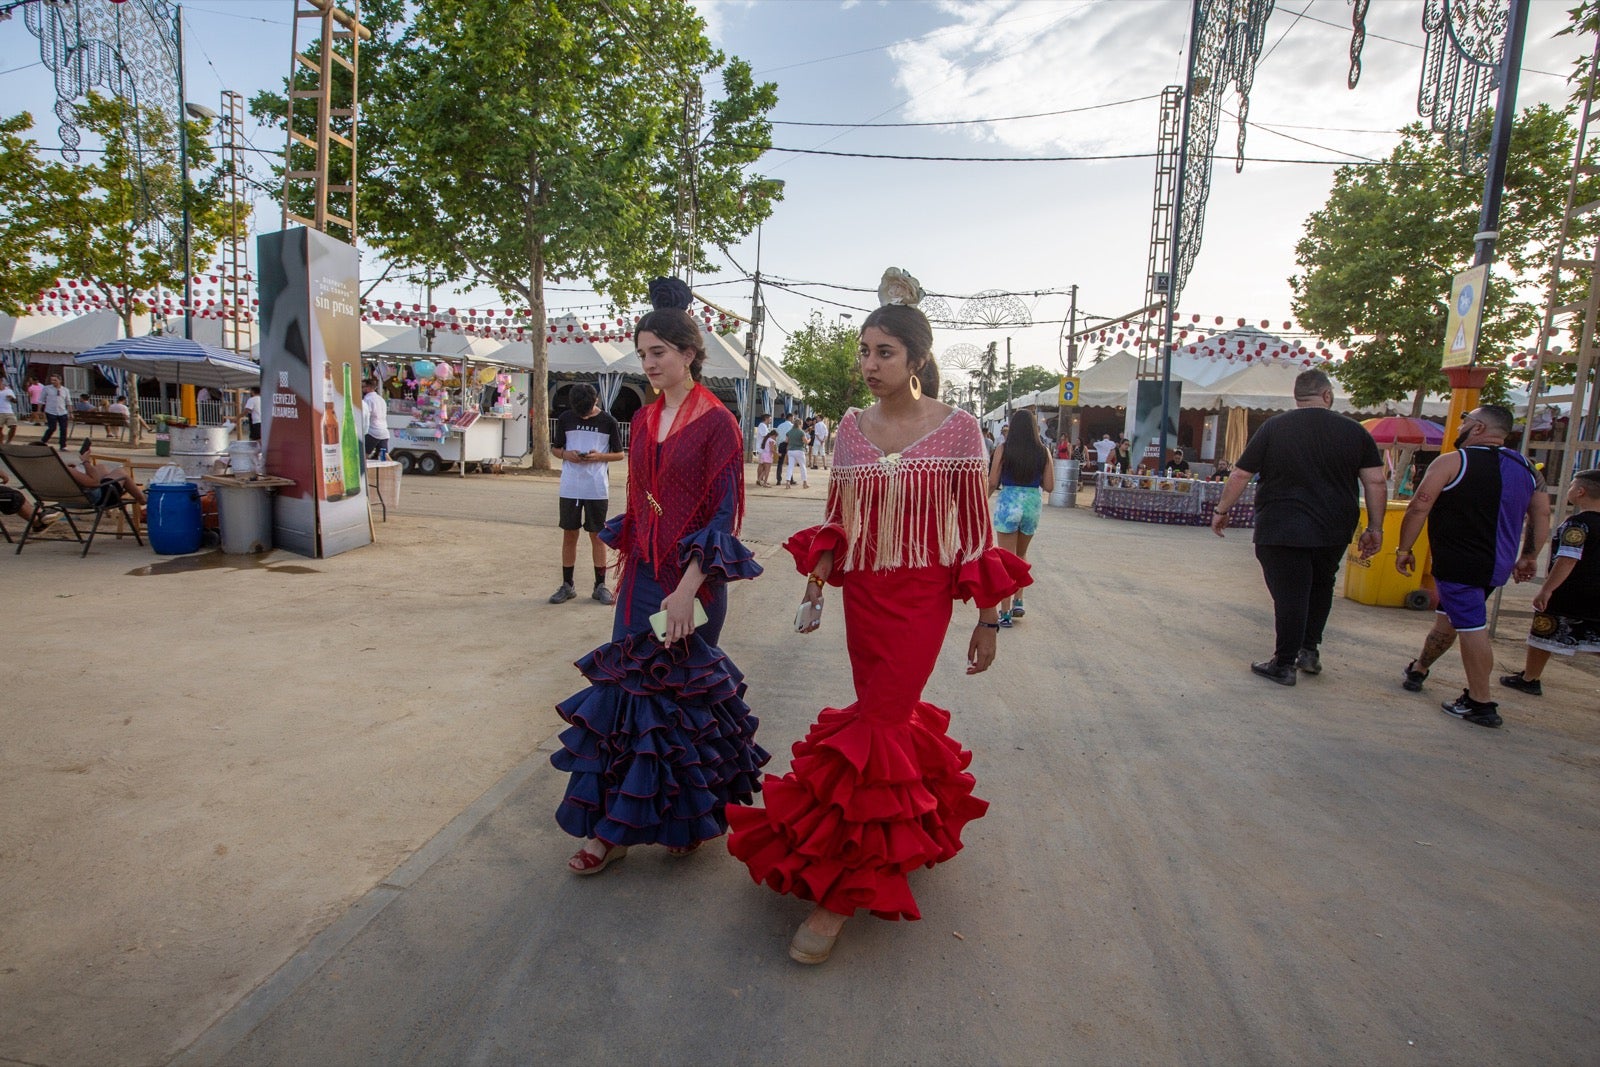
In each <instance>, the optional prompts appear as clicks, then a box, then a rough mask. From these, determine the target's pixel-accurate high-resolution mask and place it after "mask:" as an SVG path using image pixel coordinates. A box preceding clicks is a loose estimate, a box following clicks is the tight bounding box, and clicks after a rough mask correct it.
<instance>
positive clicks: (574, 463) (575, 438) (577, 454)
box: [550, 383, 627, 604]
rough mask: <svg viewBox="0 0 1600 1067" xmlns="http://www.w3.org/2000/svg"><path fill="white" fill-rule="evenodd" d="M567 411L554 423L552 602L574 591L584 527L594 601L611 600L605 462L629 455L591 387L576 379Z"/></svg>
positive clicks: (608, 489)
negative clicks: (556, 565)
mask: <svg viewBox="0 0 1600 1067" xmlns="http://www.w3.org/2000/svg"><path fill="white" fill-rule="evenodd" d="M567 405H568V406H567V410H566V411H563V412H562V413H561V418H560V419H558V420H557V422H556V441H557V444H558V446H559V447H557V448H553V449H551V454H552V455H554V456H555V457H556V458H557V459H559V460H561V515H560V525H561V588H559V589H557V590H556V591H555V592H554V593H552V594H551V596H550V603H552V604H565V603H566V602H567V601H569V600H572V599H574V598H575V597H576V596H577V595H578V591H577V590H576V589H575V588H573V582H574V573H573V572H574V571H576V570H577V566H578V531H579V530H580V529H582V530H586V531H588V534H589V547H590V550H591V555H592V556H593V559H594V593H593V597H594V599H596V600H598V601H600V603H602V604H610V603H612V602H613V598H612V596H611V590H609V589H607V588H606V546H605V542H604V541H601V540H600V530H601V528H602V527H604V526H605V524H606V511H607V509H608V505H609V503H610V496H611V480H610V477H609V472H610V468H609V466H608V464H610V463H614V462H616V461H617V460H620V459H625V458H627V453H625V452H624V451H623V450H622V434H621V433H620V432H619V431H618V428H617V420H616V419H614V418H612V417H611V416H610V415H608V414H606V413H605V412H604V411H601V410H600V403H599V394H598V393H597V392H595V388H594V386H592V385H586V384H583V383H579V384H577V385H574V386H573V387H572V388H571V389H569V390H568V391H567Z"/></svg>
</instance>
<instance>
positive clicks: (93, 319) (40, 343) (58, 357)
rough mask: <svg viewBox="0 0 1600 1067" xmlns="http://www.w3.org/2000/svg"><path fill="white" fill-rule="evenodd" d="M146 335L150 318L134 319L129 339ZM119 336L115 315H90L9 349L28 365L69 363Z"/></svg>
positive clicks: (24, 340)
mask: <svg viewBox="0 0 1600 1067" xmlns="http://www.w3.org/2000/svg"><path fill="white" fill-rule="evenodd" d="M149 332H150V316H148V315H136V316H134V320H133V335H134V336H135V337H142V336H143V335H145V334H147V333H149ZM121 336H122V319H121V317H119V316H118V315H117V313H116V312H115V311H91V312H90V313H89V314H87V315H79V316H78V317H77V318H73V319H66V320H64V321H62V322H60V323H59V324H58V325H55V326H52V327H50V328H49V329H47V330H40V331H39V332H37V333H33V334H30V335H29V336H27V337H24V338H23V339H22V340H20V341H17V342H15V343H14V344H12V345H11V347H12V348H16V349H19V350H21V351H23V352H26V353H27V354H28V361H29V362H30V363H71V362H72V360H73V357H75V356H76V355H77V354H78V353H79V352H87V351H88V350H89V349H91V348H93V347H94V346H95V345H103V344H105V343H106V342H108V341H115V340H117V339H118V338H120V337H121ZM179 336H182V334H181V333H180V334H179Z"/></svg>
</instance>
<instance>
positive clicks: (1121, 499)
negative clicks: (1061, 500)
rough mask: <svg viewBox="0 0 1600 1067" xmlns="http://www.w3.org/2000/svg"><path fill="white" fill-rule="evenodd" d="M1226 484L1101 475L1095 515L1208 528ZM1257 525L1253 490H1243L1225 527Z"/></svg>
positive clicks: (1096, 488) (1251, 486)
mask: <svg viewBox="0 0 1600 1067" xmlns="http://www.w3.org/2000/svg"><path fill="white" fill-rule="evenodd" d="M1226 484H1227V483H1226V482H1203V481H1199V480H1197V479H1194V478H1168V477H1165V476H1163V475H1155V474H1109V473H1106V472H1104V471H1102V472H1101V473H1100V474H1099V475H1098V476H1097V477H1096V478H1095V483H1094V513H1095V514H1096V515H1100V516H1103V517H1105V518H1108V519H1124V520H1126V521H1129V522H1153V523H1160V524H1162V525H1166V526H1208V525H1210V523H1211V515H1212V512H1213V511H1215V510H1216V506H1217V501H1218V500H1220V499H1221V498H1222V487H1223V486H1224V485H1226ZM1255 524H1256V487H1255V483H1254V482H1252V483H1250V484H1249V485H1247V486H1246V487H1245V490H1244V493H1243V495H1241V496H1240V497H1239V501H1238V503H1236V504H1234V505H1233V507H1232V508H1230V509H1229V510H1228V525H1229V526H1232V527H1253V526H1255Z"/></svg>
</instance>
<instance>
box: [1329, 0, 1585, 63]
mask: <svg viewBox="0 0 1600 1067" xmlns="http://www.w3.org/2000/svg"><path fill="white" fill-rule="evenodd" d="M1308 10H1309V8H1308ZM1300 17H1301V18H1303V19H1305V20H1306V21H1307V22H1316V23H1320V24H1321V25H1323V26H1332V27H1333V28H1334V29H1336V30H1343V31H1345V32H1346V33H1348V32H1350V26H1349V25H1348V24H1343V23H1338V22H1329V21H1328V20H1327V19H1319V18H1317V16H1315V15H1307V14H1306V13H1305V12H1303V11H1302V12H1301V13H1300ZM1364 36H1365V37H1366V39H1367V40H1369V41H1387V42H1388V43H1389V44H1398V45H1403V46H1405V47H1406V48H1414V49H1416V50H1417V51H1419V52H1420V51H1422V49H1423V46H1422V45H1420V44H1418V43H1417V42H1415V41H1402V40H1401V39H1400V38H1398V37H1385V36H1384V35H1383V34H1381V33H1373V32H1372V31H1371V30H1367V31H1366V33H1365V34H1364ZM1522 73H1524V74H1543V75H1544V76H1545V77H1547V78H1561V79H1563V80H1565V79H1566V77H1567V76H1566V75H1565V74H1556V73H1555V72H1554V71H1548V70H1539V69H1538V68H1537V67H1526V66H1525V67H1523V68H1522Z"/></svg>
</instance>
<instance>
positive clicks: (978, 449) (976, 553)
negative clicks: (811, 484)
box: [826, 408, 995, 571]
mask: <svg viewBox="0 0 1600 1067" xmlns="http://www.w3.org/2000/svg"><path fill="white" fill-rule="evenodd" d="M987 470H988V464H987V463H986V462H985V459H984V447H983V432H982V430H980V429H979V428H978V420H977V419H975V418H973V417H972V416H971V415H969V414H968V413H967V412H965V411H962V410H960V409H959V408H958V409H955V410H953V411H951V412H950V414H949V415H948V416H947V417H946V418H945V420H944V422H942V423H940V424H939V426H938V427H937V428H936V429H935V430H933V431H932V432H931V433H929V434H927V435H926V436H924V437H922V438H921V439H919V440H917V441H915V442H913V443H912V444H910V445H908V446H906V448H905V450H904V451H902V452H894V453H890V454H888V455H885V454H884V453H883V452H882V451H880V450H879V449H878V447H877V446H876V445H874V444H873V443H872V442H871V441H869V440H867V438H866V435H865V434H863V433H862V432H861V427H860V425H859V423H858V413H856V412H851V413H849V414H847V415H846V416H845V417H844V418H843V419H841V420H840V422H839V430H838V445H837V446H836V449H835V452H834V460H833V472H832V474H831V476H830V482H829V487H828V511H827V519H826V524H827V525H830V526H835V527H837V528H839V529H840V530H841V531H842V532H843V535H844V541H845V550H844V551H843V552H842V553H841V554H840V555H839V556H837V557H836V558H835V562H834V565H835V567H836V568H838V569H841V570H867V571H887V570H894V569H896V568H899V567H929V566H951V565H959V564H963V563H967V562H970V561H972V560H975V559H977V558H979V557H980V556H982V555H984V554H985V553H986V552H989V551H991V550H992V549H993V548H994V546H995V540H994V525H993V523H991V522H990V519H989V504H988V497H989V483H988V475H987Z"/></svg>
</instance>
